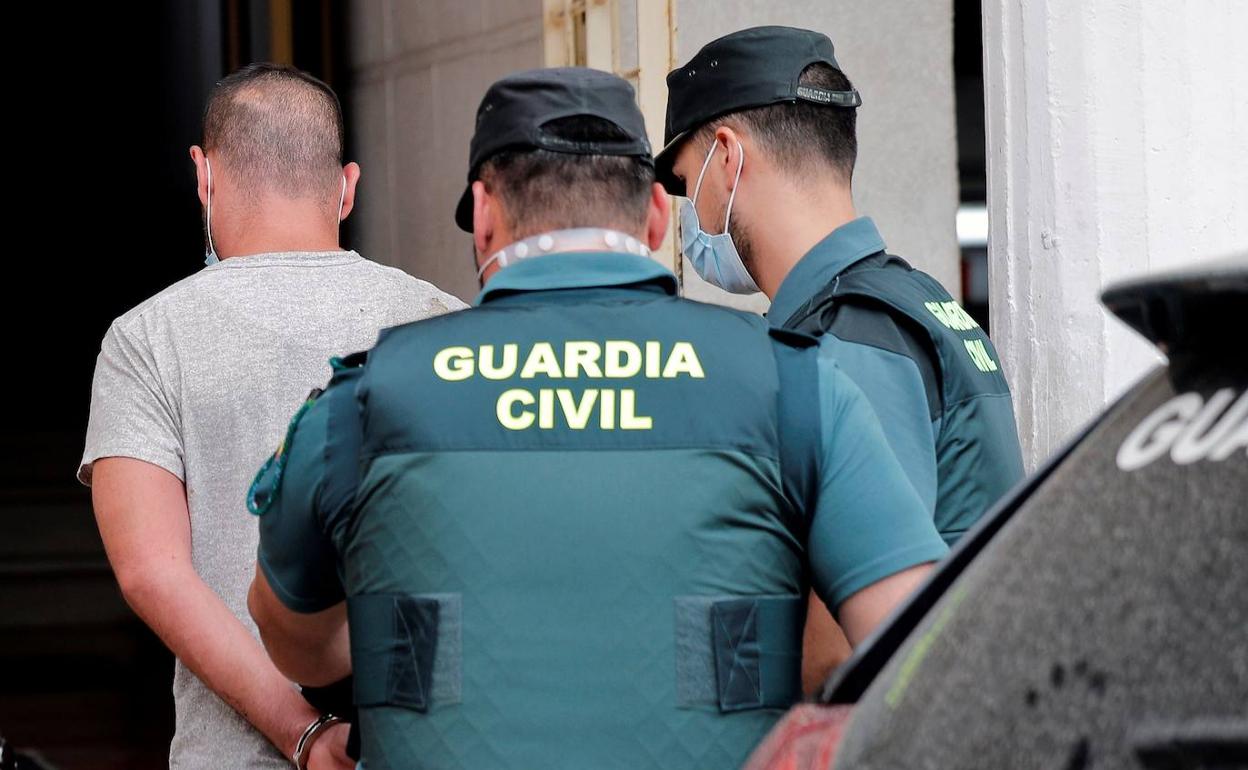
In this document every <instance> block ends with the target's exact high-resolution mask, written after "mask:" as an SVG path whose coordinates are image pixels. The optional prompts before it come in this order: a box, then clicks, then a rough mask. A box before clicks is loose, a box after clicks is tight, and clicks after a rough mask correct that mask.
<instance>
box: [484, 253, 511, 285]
mask: <svg viewBox="0 0 1248 770" xmlns="http://www.w3.org/2000/svg"><path fill="white" fill-rule="evenodd" d="M495 262H498V264H499V266H500V267H507V250H506V249H502V250H500V251H496V252H494V256H492V257H490V258H489V259H487V260H485V262H484V263H482V265H481V269H480V270H478V271H477V280H478V281H479V280H481V276H483V275H485V271H486V268H488V267H489V266H490V265H492V264H494V263H495Z"/></svg>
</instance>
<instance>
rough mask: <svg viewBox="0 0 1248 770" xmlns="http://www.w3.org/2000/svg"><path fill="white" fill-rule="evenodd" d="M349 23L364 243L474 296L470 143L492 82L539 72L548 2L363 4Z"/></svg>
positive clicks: (354, 7) (385, 258)
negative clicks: (465, 227)
mask: <svg viewBox="0 0 1248 770" xmlns="http://www.w3.org/2000/svg"><path fill="white" fill-rule="evenodd" d="M348 24H349V27H350V36H351V37H350V55H351V67H352V76H353V89H352V92H351V99H352V102H353V111H352V114H353V124H352V125H351V126H350V127H349V130H350V131H352V132H353V134H354V139H355V146H356V147H357V148H358V150H359V156H358V157H357V158H355V160H357V161H358V162H359V163H360V166H361V167H362V169H363V176H362V178H361V181H360V188H359V193H358V199H357V201H358V204H357V205H358V207H357V210H356V213H355V214H353V217H358V218H359V219H358V220H357V221H356V223H355V230H354V233H355V236H356V237H355V240H356V243H355V244H354V245H355V246H356V248H357V250H359V251H360V253H361V254H363V255H365V256H367V257H370V258H372V259H375V260H377V261H380V262H385V263H387V264H391V265H395V266H397V267H401V268H403V269H404V270H406V271H408V272H409V273H412V274H413V275H416V276H418V277H420V278H424V279H425V280H428V281H432V282H434V283H436V284H437V285H438V286H440V287H442V288H443V289H446V290H447V291H449V292H452V293H454V294H456V295H458V296H460V297H461V298H463V299H465V300H471V299H472V298H473V297H474V296H476V292H477V282H476V271H475V270H474V268H473V267H472V251H471V250H472V240H471V237H470V236H468V235H466V234H465V233H463V232H462V231H461V230H460V229H459V228H457V227H456V226H455V223H454V221H453V220H452V216H453V213H454V210H455V204H456V202H458V200H459V196H460V193H462V192H463V189H464V184H465V181H466V176H467V173H468V140H469V139H470V138H471V137H472V128H473V121H474V117H475V115H476V110H477V105H478V104H479V103H480V102H481V97H482V96H484V95H485V89H486V88H487V87H489V85H490V83H492V82H494V81H495V80H497V79H498V78H500V77H502V76H503V75H506V74H507V73H509V72H514V71H517V70H522V69H529V68H532V67H540V66H541V64H542V4H541V0H362V1H361V2H356V3H352V4H351V5H350V17H349V20H348Z"/></svg>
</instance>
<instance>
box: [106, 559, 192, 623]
mask: <svg viewBox="0 0 1248 770" xmlns="http://www.w3.org/2000/svg"><path fill="white" fill-rule="evenodd" d="M114 574H115V575H116V577H117V587H118V588H119V589H121V596H122V598H124V599H125V600H126V604H128V605H130V608H131V609H132V610H134V611H135V612H136V613H138V614H139V615H145V614H146V613H147V612H148V611H150V610H152V609H154V608H155V607H157V606H159V605H160V604H161V602H162V601H163V599H164V597H165V596H167V595H168V593H169V591H170V590H171V588H172V587H173V586H176V584H177V582H178V576H177V575H176V574H171V573H170V571H168V570H157V569H152V568H151V567H150V565H145V564H129V565H125V566H119V567H117V568H116V569H115V570H114Z"/></svg>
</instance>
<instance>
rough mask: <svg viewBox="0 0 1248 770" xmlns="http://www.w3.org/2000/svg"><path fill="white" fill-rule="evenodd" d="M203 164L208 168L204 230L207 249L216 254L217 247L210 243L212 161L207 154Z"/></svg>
mask: <svg viewBox="0 0 1248 770" xmlns="http://www.w3.org/2000/svg"><path fill="white" fill-rule="evenodd" d="M204 166H205V167H207V169H208V205H207V206H205V207H204V208H205V209H206V213H205V214H204V230H205V232H207V233H208V251H210V252H212V253H213V254H216V253H217V247H216V246H213V245H212V163H211V162H209V160H208V156H207V155H205V156H204Z"/></svg>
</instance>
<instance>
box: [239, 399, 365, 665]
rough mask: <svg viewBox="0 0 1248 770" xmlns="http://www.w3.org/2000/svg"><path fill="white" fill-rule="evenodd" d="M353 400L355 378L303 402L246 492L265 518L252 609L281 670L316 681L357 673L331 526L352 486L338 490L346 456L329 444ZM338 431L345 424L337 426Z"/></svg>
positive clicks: (337, 446)
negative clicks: (280, 445)
mask: <svg viewBox="0 0 1248 770" xmlns="http://www.w3.org/2000/svg"><path fill="white" fill-rule="evenodd" d="M353 398H354V393H353V389H352V388H351V387H350V383H348V382H338V381H336V383H335V384H334V385H331V386H330V387H329V388H328V389H327V390H326V391H325V393H323V394H322V395H321V396H320V397H319V398H318V399H317V400H315V401H313V402H311V403H310V404H309V405H305V407H304V408H303V409H302V410H300V413H299V414H298V415H296V418H295V419H294V420H293V421H292V425H291V428H290V430H289V431H288V433H287V439H286V442H285V444H284V445H283V448H282V449H281V450H279V452H278V454H276V455H275V456H274V459H273V460H271V461H270V462H269V463H267V464H266V467H265V469H263V470H262V471H261V472H260V473H259V474H258V475H257V478H256V483H255V484H254V485H253V486H252V490H251V491H250V492H249V496H248V505H249V507H250V508H251V509H252V511H253V512H255V513H257V514H258V515H259V516H260V548H259V551H258V553H257V559H256V561H257V564H256V575H255V579H254V580H253V581H252V585H251V591H250V592H249V594H248V597H247V606H248V609H249V610H250V612H251V615H252V618H254V619H255V621H256V626H257V627H258V628H259V630H260V638H261V640H262V641H263V642H264V646H265V649H266V650H268V652H269V656H270V657H271V658H272V659H273V662H274V663H275V664H276V665H277V667H278V669H279V670H281V672H282V673H284V674H286V676H288V677H290V678H291V679H293V680H295V681H297V682H299V683H300V684H304V685H310V686H321V685H326V684H329V683H331V682H335V681H338V680H339V679H342V678H343V677H344V676H346V675H348V674H349V673H350V672H351V662H350V648H349V644H348V636H347V613H346V603H345V601H344V592H343V587H342V583H341V578H340V577H339V571H338V557H337V551H336V549H335V546H334V543H333V541H332V538H331V536H330V531H331V529H332V527H333V526H334V524H335V521H334V519H335V517H336V516H339V515H341V509H342V508H343V506H344V504H345V503H344V501H345V500H346V499H348V498H350V497H352V496H353V489H352V490H351V491H350V492H349V493H347V494H345V495H344V494H338V493H336V491H335V490H334V486H335V485H336V484H338V485H341V480H340V479H338V478H336V476H335V471H336V469H337V468H339V467H340V466H339V464H338V461H340V460H342V458H341V457H338V458H335V457H334V456H332V454H333V452H332V451H331V449H332V450H333V451H337V452H341V451H342V446H341V444H342V437H341V436H340V435H337V434H335V435H334V436H332V439H331V435H330V434H331V427H330V419H331V415H334V414H335V413H337V414H339V415H341V414H343V413H346V414H352V413H353V409H352V407H353V403H352V399H353ZM352 422H354V421H352ZM355 424H357V425H358V423H355ZM332 430H334V431H339V432H341V431H342V430H343V426H342V425H340V424H337V423H335V424H334V426H333V429H332ZM331 441H332V442H333V443H331V444H329V445H328V446H327V442H331ZM348 443H350V442H348ZM353 460H354V457H352V458H350V459H349V460H348V462H352V461H353Z"/></svg>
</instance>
